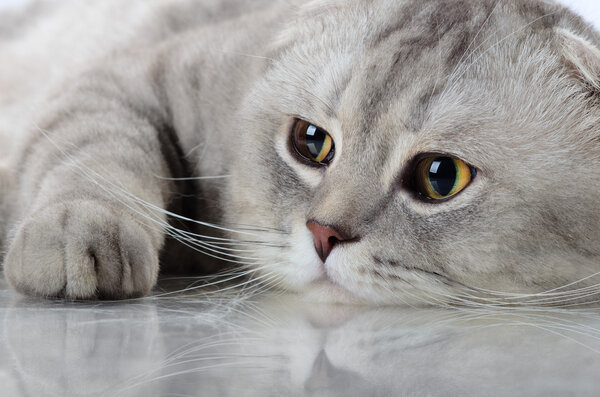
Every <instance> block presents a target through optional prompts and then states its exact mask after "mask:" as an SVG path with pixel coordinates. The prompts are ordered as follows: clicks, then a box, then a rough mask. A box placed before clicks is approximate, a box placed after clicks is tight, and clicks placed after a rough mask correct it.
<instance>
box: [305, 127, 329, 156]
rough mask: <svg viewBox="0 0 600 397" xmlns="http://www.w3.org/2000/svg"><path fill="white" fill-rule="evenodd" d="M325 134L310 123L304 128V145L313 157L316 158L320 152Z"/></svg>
mask: <svg viewBox="0 0 600 397" xmlns="http://www.w3.org/2000/svg"><path fill="white" fill-rule="evenodd" d="M325 136H326V135H325V133H324V132H323V131H321V130H320V129H318V128H317V127H315V126H314V125H310V126H309V127H308V128H307V129H306V147H307V148H308V152H309V153H310V155H311V156H312V157H313V158H317V157H318V156H319V154H321V150H323V143H324V142H325Z"/></svg>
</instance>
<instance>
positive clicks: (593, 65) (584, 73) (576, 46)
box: [556, 28, 600, 94]
mask: <svg viewBox="0 0 600 397" xmlns="http://www.w3.org/2000/svg"><path fill="white" fill-rule="evenodd" d="M556 33H557V34H558V37H559V40H560V45H561V48H562V51H563V56H564V57H565V60H566V62H567V66H568V67H569V69H571V71H572V73H573V74H574V75H575V76H576V77H577V78H578V79H579V80H581V81H582V82H583V83H585V84H586V85H587V86H588V87H590V88H591V89H592V90H593V91H594V92H596V93H598V94H600V49H598V47H596V46H595V45H594V44H593V43H592V42H590V41H589V40H587V39H586V38H583V37H581V36H578V35H576V34H575V33H572V32H570V31H568V30H566V29H562V28H560V29H556Z"/></svg>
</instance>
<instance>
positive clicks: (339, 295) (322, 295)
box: [304, 276, 361, 304]
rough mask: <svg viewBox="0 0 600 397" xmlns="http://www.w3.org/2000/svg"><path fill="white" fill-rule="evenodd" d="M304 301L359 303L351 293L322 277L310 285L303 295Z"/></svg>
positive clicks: (328, 278)
mask: <svg viewBox="0 0 600 397" xmlns="http://www.w3.org/2000/svg"><path fill="white" fill-rule="evenodd" d="M304 297H305V299H306V300H308V301H311V302H325V303H344V304H358V303H361V301H360V300H359V299H358V298H357V297H356V295H354V294H353V293H352V292H350V291H348V290H347V289H346V288H344V287H343V286H341V285H340V284H338V283H336V282H335V281H333V280H332V279H331V278H330V277H328V276H324V277H322V278H320V279H318V280H316V281H314V282H313V283H311V284H310V285H309V286H308V287H307V288H306V292H305V293H304Z"/></svg>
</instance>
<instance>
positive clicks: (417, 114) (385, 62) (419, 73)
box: [276, 0, 572, 131]
mask: <svg viewBox="0 0 600 397" xmlns="http://www.w3.org/2000/svg"><path fill="white" fill-rule="evenodd" d="M571 17H572V15H570V14H569V13H568V11H566V10H564V9H562V8H560V7H557V6H554V5H551V4H547V3H545V2H537V1H524V0H504V1H502V0H501V1H495V0H494V1H492V0H489V1H488V0H485V1H479V0H478V1H474V0H461V1H447V0H436V1H429V2H422V1H399V2H389V1H369V2H366V1H349V2H343V3H342V2H338V1H314V2H311V3H309V4H308V5H307V6H306V7H305V8H304V9H303V12H302V13H301V17H300V18H301V20H300V21H302V22H296V23H294V24H293V25H294V26H293V28H292V30H294V31H295V32H296V33H295V35H294V37H296V40H295V41H293V42H292V43H290V44H289V45H288V46H287V47H286V50H285V51H284V56H283V60H282V62H281V66H282V67H281V68H280V70H279V71H280V74H279V76H278V77H279V79H280V80H281V81H285V82H287V83H288V87H287V88H288V90H289V91H290V92H291V94H292V95H295V96H297V97H296V98H294V99H293V100H291V103H292V106H293V107H296V108H298V109H297V113H298V114H300V115H301V116H303V115H307V116H311V118H313V120H312V121H315V122H319V121H321V120H325V119H327V118H331V117H337V118H340V119H342V120H346V122H350V121H352V120H353V121H354V122H355V123H362V124H363V125H355V126H353V127H354V128H355V129H358V130H361V131H365V130H368V129H371V128H372V127H373V126H374V124H375V123H380V122H381V123H385V122H386V120H387V121H393V122H394V123H396V124H402V126H403V127H404V128H405V129H406V130H409V131H418V130H420V129H421V128H422V127H423V123H424V122H425V121H426V120H427V119H428V118H430V117H431V113H430V111H431V110H432V104H435V103H440V102H441V103H444V102H450V103H447V106H445V107H444V110H445V113H446V114H447V113H448V112H447V110H448V109H451V108H457V109H463V110H464V108H465V106H462V107H461V106H460V105H468V106H467V107H469V108H473V109H475V110H478V111H479V110H484V109H480V108H481V107H482V106H483V105H485V103H487V104H489V105H490V106H495V105H497V104H495V103H494V102H495V101H499V100H503V99H507V100H511V98H505V96H506V95H504V96H502V95H498V96H490V97H489V98H488V101H485V102H484V103H482V102H477V101H475V102H474V101H473V99H474V98H476V99H481V98H477V97H478V96H481V95H482V92H481V91H482V90H486V89H487V90H492V89H497V88H500V89H506V88H507V87H506V86H507V85H508V86H510V85H511V84H512V85H514V87H508V88H511V89H513V91H514V94H515V95H517V94H519V95H525V96H527V95H529V96H534V95H538V96H539V94H541V93H542V91H543V89H542V90H541V91H540V92H536V89H538V88H540V87H531V88H533V89H526V90H522V91H523V92H521V93H519V92H518V91H519V90H520V89H523V88H524V87H523V83H524V82H525V83H527V82H526V81H524V78H527V74H528V73H531V69H533V70H536V69H539V70H541V69H544V68H546V67H554V68H556V58H558V57H557V56H553V54H552V51H553V50H555V49H553V48H551V47H552V45H553V41H552V31H553V28H554V27H555V26H557V25H559V24H560V23H561V20H565V19H566V20H568V21H570V22H572V20H571ZM302 18H304V20H302ZM552 58H554V59H552ZM529 78H531V76H529ZM276 80H277V77H276ZM474 81H475V83H474ZM498 82H502V85H504V86H502V85H501V86H500V87H497V86H496V85H497V83H498ZM525 85H527V84H525ZM290 87H291V90H290ZM294 88H296V89H294ZM542 88H543V87H542ZM284 91H285V90H284ZM505 91H506V90H505ZM542 99H543V98H542ZM392 116H393V117H392ZM314 118H316V119H314Z"/></svg>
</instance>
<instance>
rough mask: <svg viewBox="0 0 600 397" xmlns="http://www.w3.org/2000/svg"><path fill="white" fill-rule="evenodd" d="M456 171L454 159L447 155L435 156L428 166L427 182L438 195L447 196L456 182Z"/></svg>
mask: <svg viewBox="0 0 600 397" xmlns="http://www.w3.org/2000/svg"><path fill="white" fill-rule="evenodd" d="M456 172H457V169H456V165H455V164H454V160H452V159H451V158H449V157H440V158H437V159H435V160H433V162H432V163H431V167H429V183H430V184H431V187H432V188H433V189H434V190H435V191H436V192H437V193H438V194H439V195H440V196H447V195H449V194H450V192H451V191H452V189H454V185H455V184H456Z"/></svg>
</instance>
